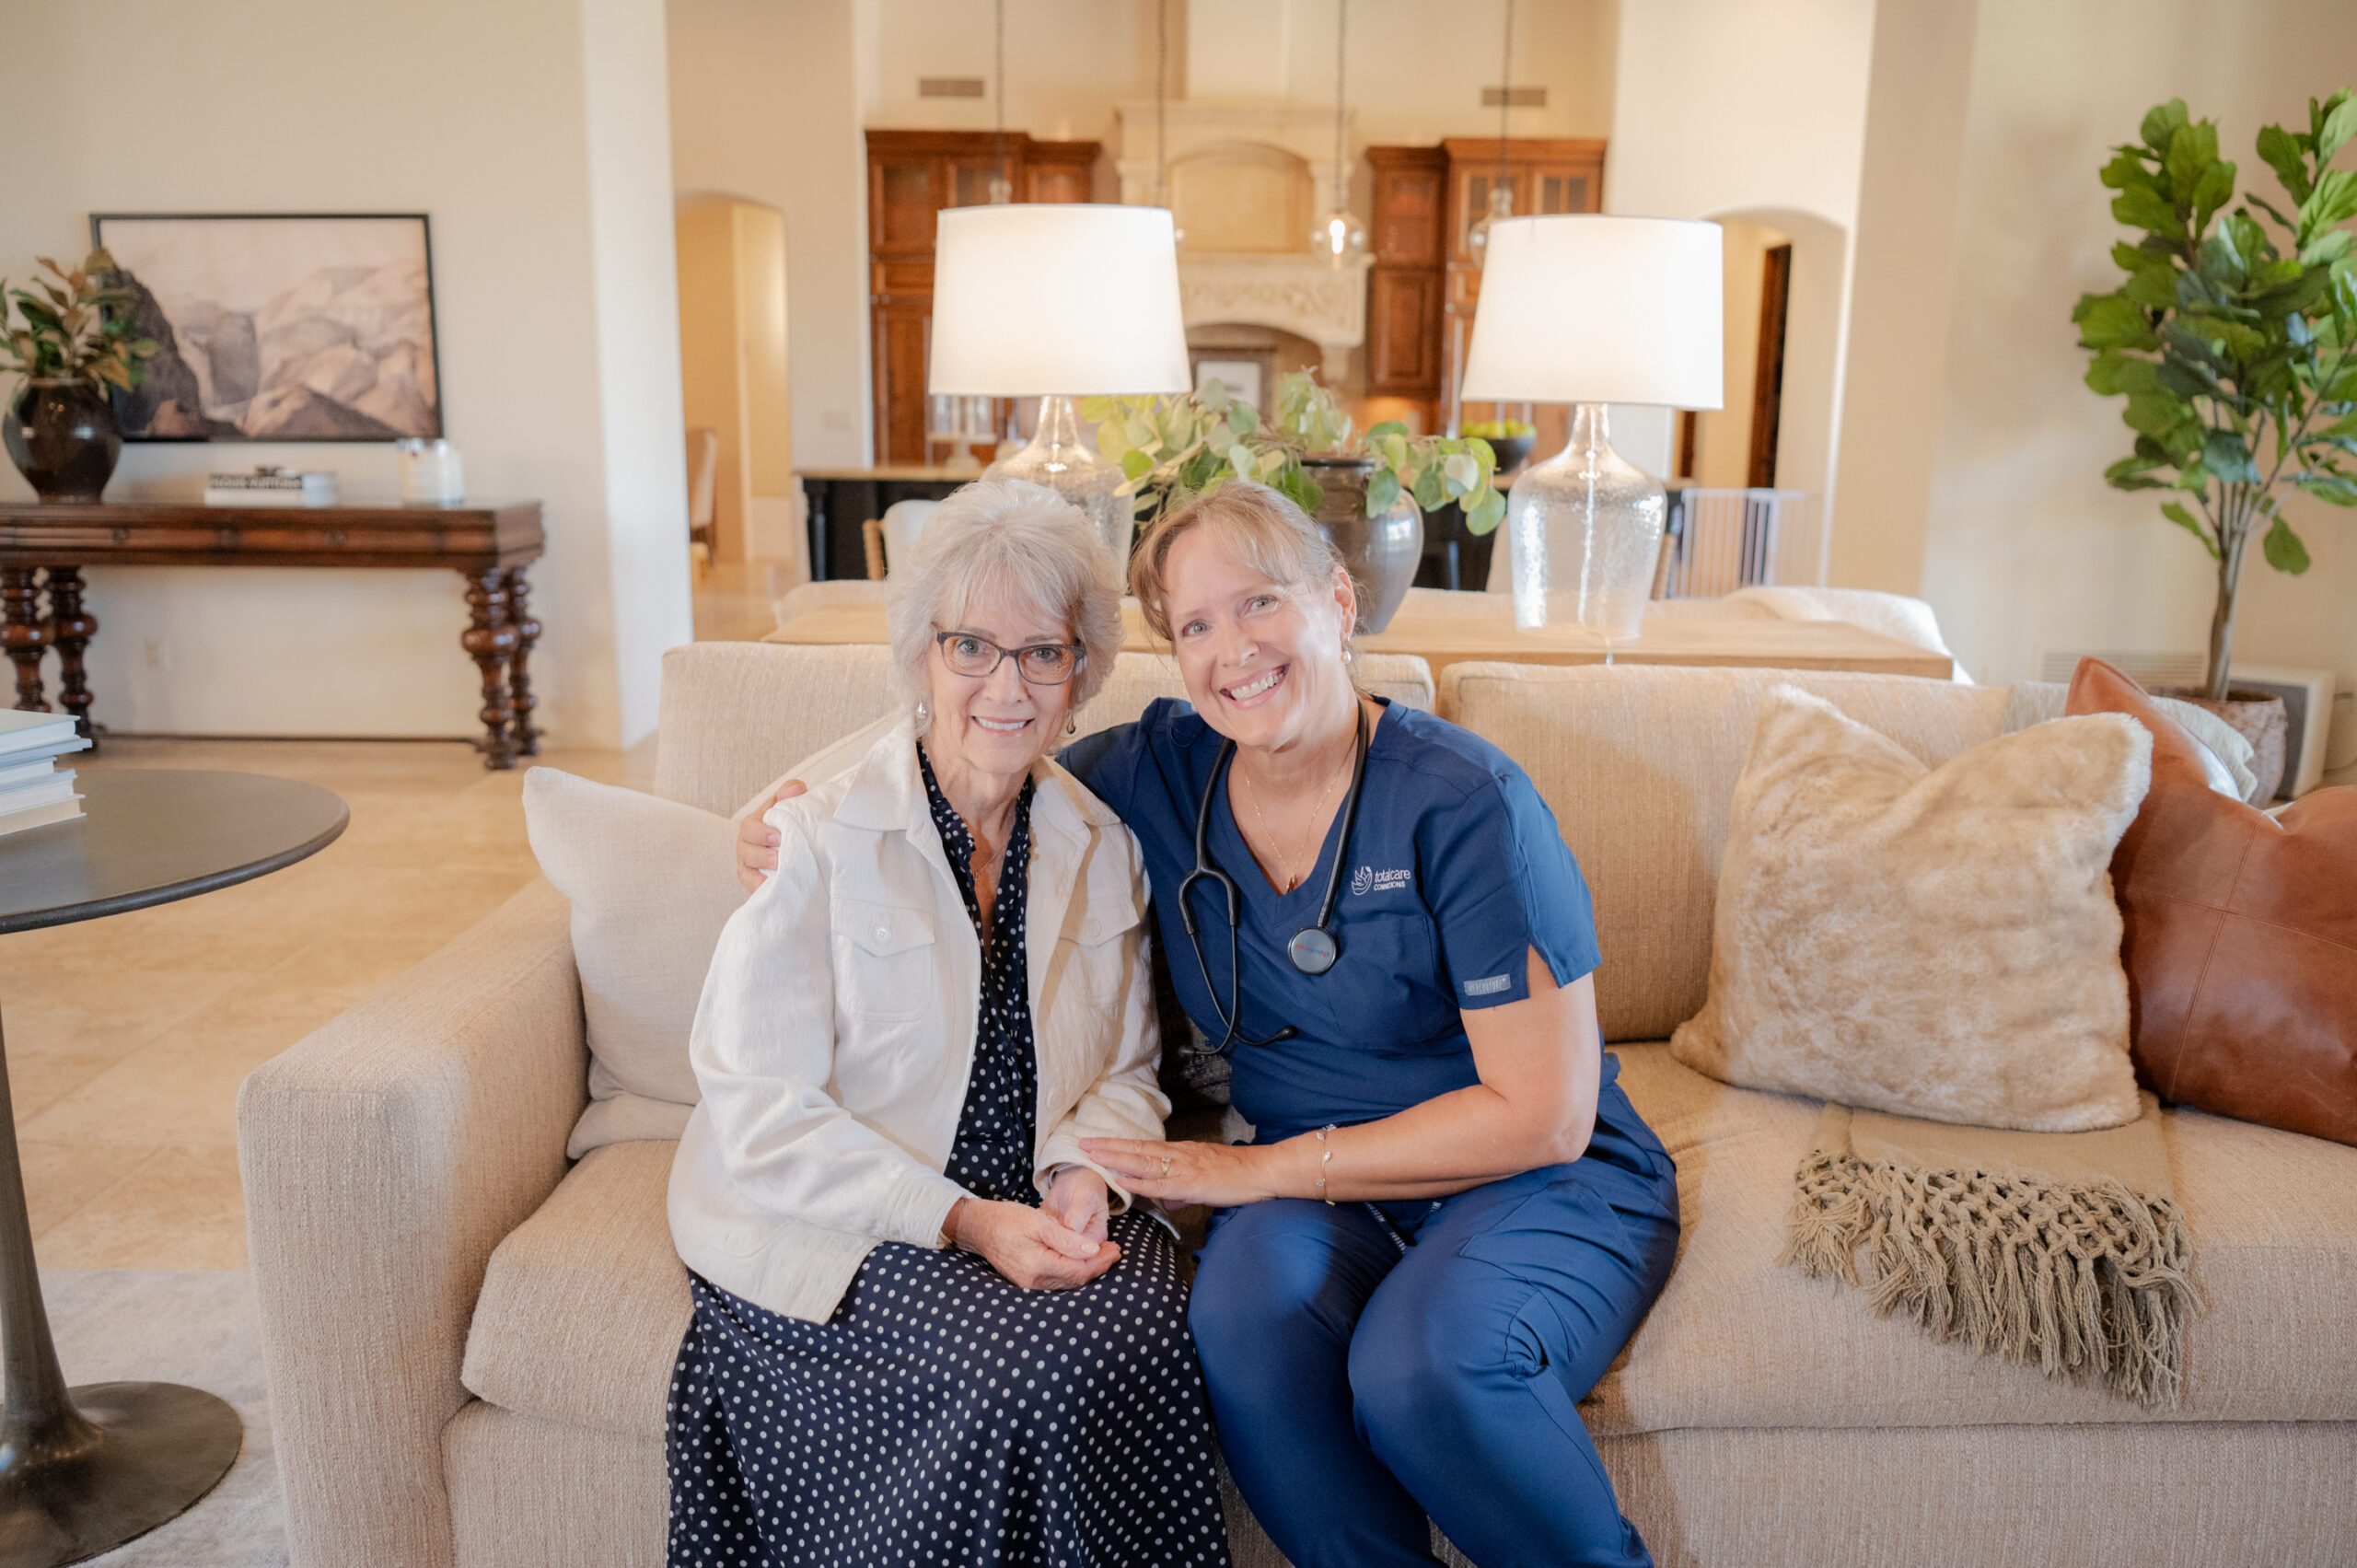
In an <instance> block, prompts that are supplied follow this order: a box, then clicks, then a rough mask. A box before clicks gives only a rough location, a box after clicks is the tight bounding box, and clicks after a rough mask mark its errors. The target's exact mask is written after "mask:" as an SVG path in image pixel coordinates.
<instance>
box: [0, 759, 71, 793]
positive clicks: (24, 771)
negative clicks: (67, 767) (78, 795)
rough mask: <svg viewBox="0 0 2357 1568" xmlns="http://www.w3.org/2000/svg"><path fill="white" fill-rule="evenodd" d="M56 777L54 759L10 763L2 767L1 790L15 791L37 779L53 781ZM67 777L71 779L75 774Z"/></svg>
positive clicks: (0, 769) (55, 760) (55, 762)
mask: <svg viewBox="0 0 2357 1568" xmlns="http://www.w3.org/2000/svg"><path fill="white" fill-rule="evenodd" d="M56 776H57V759H56V758H54V757H40V758H36V759H34V760H33V761H29V762H10V763H8V764H6V766H0V789H14V788H16V787H17V785H18V784H30V783H32V781H33V780H35V779H53V778H55V777H56ZM66 777H68V778H71V777H73V774H71V773H68V774H67V775H66Z"/></svg>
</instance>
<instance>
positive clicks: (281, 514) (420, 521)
mask: <svg viewBox="0 0 2357 1568" xmlns="http://www.w3.org/2000/svg"><path fill="white" fill-rule="evenodd" d="M544 543H545V540H544V536H543V535H542V533H541V531H540V503H539V502H537V501H510V502H499V503H484V504H482V505H454V506H400V505H390V506H299V507H298V506H202V505H189V504H187V503H185V502H160V501H114V502H104V503H101V504H99V505H94V506H68V505H46V504H41V503H31V502H27V503H6V502H0V601H5V609H6V616H5V620H0V649H5V651H6V654H7V656H8V658H9V660H10V662H12V663H13V664H15V666H16V667H17V707H19V708H31V709H36V710H40V711H43V712H46V711H47V710H48V707H49V703H48V702H47V700H46V698H45V696H44V693H43V691H42V688H41V656H42V655H43V654H45V653H46V652H47V651H48V650H49V649H51V648H52V647H53V648H55V649H56V650H57V660H58V667H59V669H58V702H59V703H60V704H61V705H62V706H64V708H65V709H66V711H67V712H69V713H71V714H73V715H74V721H75V726H76V727H78V728H79V729H80V730H81V732H82V734H83V735H84V736H86V737H89V736H90V735H91V731H90V688H89V681H88V678H87V675H86V674H85V672H84V668H83V662H82V656H83V653H84V651H85V650H86V649H87V648H88V646H89V645H90V639H91V638H92V637H93V636H95V635H96V634H97V633H98V630H99V623H98V621H97V619H96V618H95V617H93V616H92V615H90V614H89V612H88V611H87V610H85V609H84V608H83V605H82V589H83V583H82V568H83V567H85V566H92V565H96V566H369V567H418V566H445V567H449V568H451V569H452V570H455V571H456V572H457V573H458V574H459V575H460V576H462V577H464V578H465V579H466V581H467V606H468V609H469V610H470V617H469V624H468V627H467V629H466V631H465V632H464V633H461V634H460V635H459V646H460V647H462V648H464V649H465V650H466V652H467V655H468V656H469V657H470V658H472V659H473V660H474V661H475V666H476V668H477V669H478V670H479V671H480V672H481V674H482V715H481V716H482V726H483V738H482V742H481V743H480V744H481V747H482V762H483V766H484V767H486V768H512V767H514V766H515V765H516V759H517V758H518V757H535V756H538V755H539V754H540V731H539V730H538V729H536V728H534V727H533V725H532V710H533V709H534V708H535V707H537V706H538V705H539V700H538V699H537V698H535V697H534V696H533V695H532V686H531V679H530V677H529V674H528V666H529V664H530V662H531V656H532V646H533V645H534V644H536V643H538V642H539V641H540V622H539V621H535V620H533V619H532V616H531V612H530V609H529V606H528V600H527V598H526V588H525V584H524V568H525V567H526V566H528V565H529V564H530V563H532V562H535V561H537V560H539V559H540V551H541V549H542V547H543V544H544ZM44 574H45V577H44ZM44 595H45V596H46V598H47V604H46V606H45V607H44V606H43V604H42V599H43V597H44ZM91 738H93V739H95V737H91Z"/></svg>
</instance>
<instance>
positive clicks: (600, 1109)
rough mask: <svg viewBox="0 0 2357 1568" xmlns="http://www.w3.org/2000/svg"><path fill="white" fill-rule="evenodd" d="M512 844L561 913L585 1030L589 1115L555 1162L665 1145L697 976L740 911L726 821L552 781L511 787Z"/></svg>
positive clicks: (678, 1104) (688, 1090)
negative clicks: (520, 832) (564, 907)
mask: <svg viewBox="0 0 2357 1568" xmlns="http://www.w3.org/2000/svg"><path fill="white" fill-rule="evenodd" d="M524 830H525V832H526V834H527V835H528V837H529V838H530V839H531V841H532V853H533V854H535V855H537V856H539V857H540V870H541V871H542V872H543V873H545V874H546V875H547V877H548V879H549V880H550V881H551V882H552V883H554V884H555V885H556V889H557V891H558V892H560V893H563V895H564V896H565V897H566V898H567V899H569V900H572V902H573V961H574V964H575V967H576V968H578V969H579V970H580V971H581V1007H582V1012H583V1014H584V1015H585V1017H586V1022H587V1024H588V1028H589V1097H590V1098H589V1107H588V1109H586V1110H584V1111H583V1112H582V1113H581V1120H580V1121H578V1122H576V1123H575V1125H574V1129H573V1136H572V1138H571V1139H570V1140H568V1141H567V1143H566V1144H565V1153H566V1155H567V1156H570V1157H572V1158H574V1159H579V1158H580V1157H581V1156H584V1155H586V1154H587V1153H588V1152H589V1151H590V1150H592V1149H595V1148H601V1147H603V1146H604V1145H606V1144H620V1143H625V1142H628V1141H629V1140H632V1139H634V1138H677V1137H678V1136H679V1133H680V1132H681V1131H682V1130H683V1129H685V1128H686V1126H687V1124H688V1112H689V1111H691V1110H692V1109H695V1103H696V1100H697V1098H699V1090H698V1089H697V1087H696V1074H695V1069H694V1068H693V1067H692V1066H691V1065H690V1064H689V1062H688V1030H689V1028H690V1026H691V1025H692V1024H693V1023H694V1022H695V1016H696V1002H697V1000H698V998H699V997H700V996H701V995H702V992H703V977H704V971H705V970H709V969H711V968H712V952H713V949H714V947H718V946H719V944H720V928H721V927H722V926H724V925H726V924H727V923H728V917H729V916H730V915H732V914H734V913H736V912H737V905H738V904H741V903H743V902H744V901H745V892H744V889H741V888H739V887H738V886H737V870H736V867H737V826H736V824H735V823H733V822H731V821H730V820H729V819H727V818H726V817H715V816H714V815H713V814H712V813H711V812H709V811H699V810H697V809H696V808H695V807H692V806H683V805H681V804H680V803H679V802H678V801H676V800H665V799H663V798H661V797H660V796H652V795H642V794H640V793H639V792H638V791H636V790H633V789H616V788H614V787H613V786H612V785H610V784H592V783H591V782H590V781H589V780H587V779H582V778H575V777H574V776H573V775H572V774H571V773H566V772H559V771H558V770H556V769H554V768H534V769H533V770H532V771H531V772H528V773H527V774H525V775H524Z"/></svg>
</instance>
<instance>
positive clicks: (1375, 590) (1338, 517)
mask: <svg viewBox="0 0 2357 1568" xmlns="http://www.w3.org/2000/svg"><path fill="white" fill-rule="evenodd" d="M1301 466H1302V467H1303V468H1305V469H1306V470H1309V477H1310V478H1312V479H1314V480H1316V481H1317V482H1318V483H1319V484H1320V485H1321V486H1323V487H1324V489H1325V492H1326V499H1325V501H1324V502H1323V503H1321V504H1320V505H1319V506H1318V526H1319V527H1320V528H1324V529H1325V530H1326V537H1327V538H1328V539H1329V540H1333V541H1334V548H1335V549H1336V550H1339V551H1341V552H1342V564H1343V565H1344V566H1347V567H1348V568H1350V573H1351V581H1352V582H1353V584H1355V585H1356V586H1357V587H1358V593H1359V624H1358V629H1359V630H1360V631H1362V632H1380V631H1382V630H1383V629H1384V628H1385V627H1386V626H1388V625H1390V624H1391V618H1392V616H1394V615H1396V614H1397V613H1399V605H1400V602H1401V601H1402V600H1404V599H1405V598H1407V597H1408V589H1409V588H1410V587H1412V586H1413V585H1414V583H1415V581H1416V568H1417V567H1418V566H1420V565H1422V563H1423V559H1424V515H1423V513H1422V512H1421V511H1419V510H1417V508H1416V503H1415V502H1414V501H1413V500H1412V499H1411V498H1410V497H1409V496H1408V495H1407V494H1405V493H1404V492H1403V493H1402V494H1400V497H1399V501H1398V502H1397V503H1395V504H1394V505H1393V506H1392V508H1391V510H1390V511H1388V512H1386V513H1385V514H1384V515H1383V516H1382V517H1368V516H1367V515H1366V483H1367V481H1368V480H1370V479H1372V478H1374V477H1375V466H1376V465H1375V459H1373V458H1304V459H1302V460H1301Z"/></svg>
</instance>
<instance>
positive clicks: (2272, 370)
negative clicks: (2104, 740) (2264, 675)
mask: <svg viewBox="0 0 2357 1568" xmlns="http://www.w3.org/2000/svg"><path fill="white" fill-rule="evenodd" d="M2141 138H2142V139H2141V141H2140V142H2138V143H2137V144H2134V145H2127V146H2121V147H2119V148H2116V149H2114V150H2115V153H2116V155H2117V156H2115V157H2113V158H2112V160H2111V162H2110V163H2108V164H2107V165H2105V166H2104V169H2103V182H2104V184H2105V185H2106V186H2107V187H2109V188H2110V189H2112V190H2114V191H2117V192H2119V195H2118V196H2117V197H2116V198H2114V200H2113V202H2112V204H2111V211H2112V215H2113V216H2114V217H2116V218H2118V219H2119V221H2120V222H2121V223H2123V224H2125V225H2127V226H2129V227H2131V228H2133V229H2138V230H2141V231H2142V234H2141V237H2140V238H2137V239H2136V240H2135V241H2134V242H2132V243H2126V242H2123V243H2121V244H2119V245H2115V246H2114V247H2113V248H2112V252H2111V254H2112V260H2113V261H2116V262H2118V263H2119V267H2120V270H2121V271H2122V272H2124V273H2127V281H2126V282H2124V283H2123V284H2121V285H2120V286H2119V287H2118V288H2116V289H2114V290H2113V291H2112V292H2111V293H2109V294H2090V295H2086V296H2083V297H2081V299H2080V300H2079V303H2078V307H2077V308H2076V309H2074V310H2073V311H2072V313H2071V319H2073V321H2076V322H2077V323H2078V325H2079V342H2080V346H2081V347H2083V348H2085V349H2088V350H2089V351H2091V352H2092V354H2093V355H2094V361H2093V363H2092V364H2090V365H2089V366H2088V367H2087V377H2086V380H2087V385H2088V386H2089V387H2090V388H2092V389H2095V390H2096V391H2097V392H2099V393H2102V394H2103V395H2104V396H2106V397H2125V398H2126V399H2127V400H2128V406H2127V409H2126V411H2125V412H2123V413H2122V414H2121V419H2122V420H2123V421H2124V422H2125V423H2126V424H2127V425H2128V427H2129V428H2130V429H2131V430H2133V431H2134V432H2135V433H2136V444H2135V449H2134V451H2133V453H2132V454H2131V455H2130V456H2129V457H2126V458H2123V459H2120V460H2119V461H2118V462H2116V463H2114V464H2112V465H2111V467H2110V468H2109V469H2107V470H2105V472H2104V478H2105V479H2106V480H2107V482H2109V483H2110V484H2112V485H2113V486H2114V487H2115V488H2117V489H2120V490H2168V491H2174V492H2176V493H2177V494H2175V495H2174V496H2173V497H2171V498H2170V499H2168V500H2166V501H2164V502H2163V503H2162V504H2161V515H2162V516H2163V517H2166V518H2167V519H2168V520H2169V521H2170V522H2173V523H2175V524H2176V525H2177V527H2179V528H2183V529H2185V530H2186V531H2187V532H2188V533H2190V534H2191V535H2192V536H2193V537H2194V538H2195V539H2196V540H2200V543H2201V547H2202V548H2203V549H2204V550H2206V551H2208V552H2210V555H2211V558H2212V561H2213V562H2214V563H2216V568H2217V574H2218V592H2217V600H2216V607H2215V610H2214V611H2213V613H2212V617H2211V622H2210V662H2209V669H2208V676H2207V686H2208V694H2209V695H2210V697H2211V698H2212V700H2222V699H2223V698H2224V697H2225V695H2226V686H2227V677H2228V673H2229V671H2230V668H2231V667H2232V661H2233V645H2234V631H2235V594H2236V592H2237V590H2238V589H2239V587H2240V586H2241V581H2242V570H2243V555H2244V552H2245V551H2246V549H2247V547H2248V545H2249V543H2250V541H2251V540H2252V538H2253V537H2254V536H2256V537H2257V538H2258V540H2259V549H2260V552H2261V553H2262V554H2264V555H2265V557H2266V559H2267V563H2268V564H2269V565H2270V566H2272V567H2274V568H2275V569H2276V570H2278V571H2281V572H2289V573H2292V574H2293V575H2298V574H2300V573H2302V572H2305V571H2306V570H2307V569H2308V551H2307V546H2306V545H2305V544H2304V543H2303V542H2302V541H2301V540H2300V536H2299V534H2298V533H2297V532H2296V531H2294V529H2293V527H2292V524H2291V521H2290V520H2289V519H2288V518H2287V517H2284V515H2283V511H2282V503H2283V502H2284V500H2285V499H2286V498H2287V497H2288V496H2289V495H2290V494H2291V493H2292V492H2293V491H2305V492H2306V493H2307V494H2310V495H2313V496H2315V497H2316V498H2317V499H2318V500H2320V501H2326V502H2329V503H2330V504H2331V505H2336V506H2357V460H2352V459H2357V255H2352V251H2357V234H2352V233H2351V230H2350V228H2349V226H2348V225H2349V220H2350V219H2351V217H2352V216H2357V172H2351V171H2350V170H2346V169H2335V168H2329V167H2328V165H2329V164H2330V163H2331V162H2332V159H2333V155H2334V154H2336V153H2338V152H2339V151H2340V149H2341V147H2342V146H2343V145H2346V144H2348V143H2349V142H2351V140H2357V91H2352V90H2351V89H2348V88H2344V89H2342V90H2341V91H2340V92H2337V93H2335V94H2333V95H2332V97H2330V98H2328V99H2324V100H2323V101H2322V102H2317V101H2316V100H2314V99H2311V100H2310V101H2309V104H2308V124H2307V129H2305V131H2290V130H2286V129H2284V128H2283V127H2282V126H2280V125H2270V126H2269V127H2267V128H2266V129H2265V130H2263V131H2261V132H2260V133H2259V134H2258V156H2259V158H2260V160H2261V161H2262V162H2264V163H2265V164H2266V165H2267V166H2268V168H2270V169H2272V170H2273V171H2274V173H2275V177H2276V179H2277V180H2279V181H2280V182H2281V183H2282V187H2283V194H2284V197H2285V202H2284V205H2283V206H2282V207H2281V208H2279V207H2277V206H2276V205H2275V204H2273V203H2270V202H2268V201H2267V200H2265V199H2263V198H2261V197H2260V196H2258V195H2257V194H2255V193H2246V194H2245V196H2244V197H2243V200H2242V203H2241V204H2240V205H2238V206H2235V209H2234V210H2233V211H2232V212H2231V213H2229V212H2227V207H2228V205H2229V203H2233V202H2234V200H2235V166H2234V165H2233V164H2232V163H2229V162H2227V161H2225V160H2224V159H2223V158H2221V157H2219V156H2218V127H2217V125H2216V124H2215V122H2212V121H2208V120H2200V121H2197V120H2193V119H2191V118H2189V115H2188V114H2187V112H2186V107H2185V102H2184V100H2183V99H2170V100H2169V101H2168V102H2166V103H2165V104H2162V105H2161V106H2160V107H2158V108H2157V109H2154V110H2153V111H2152V112H2151V113H2149V114H2147V115H2146V116H2144V123H2143V125H2142V130H2141Z"/></svg>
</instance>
